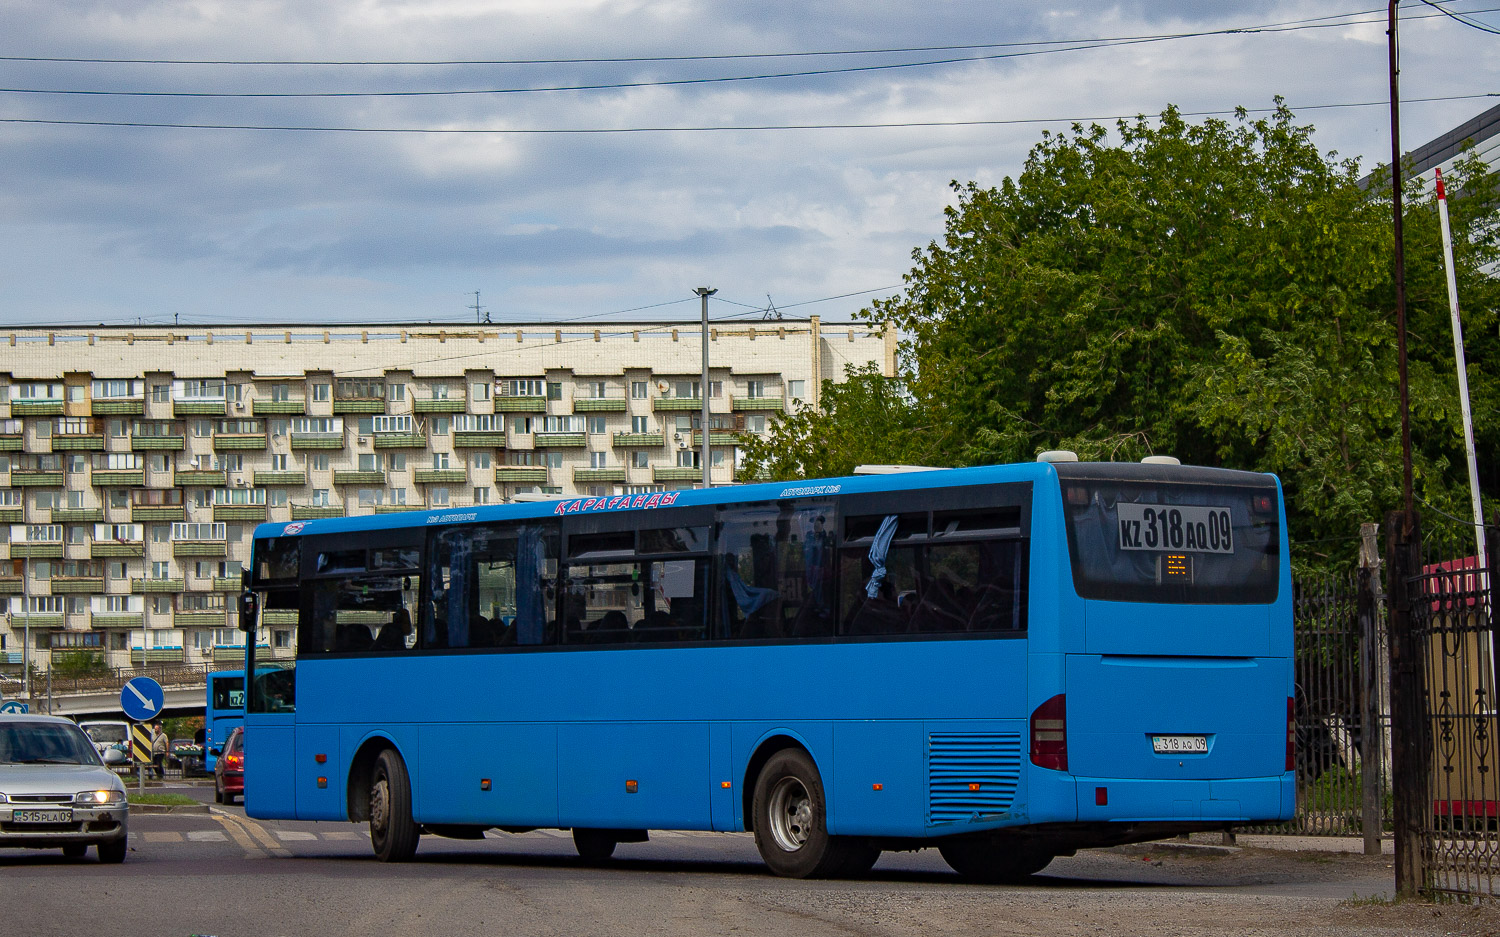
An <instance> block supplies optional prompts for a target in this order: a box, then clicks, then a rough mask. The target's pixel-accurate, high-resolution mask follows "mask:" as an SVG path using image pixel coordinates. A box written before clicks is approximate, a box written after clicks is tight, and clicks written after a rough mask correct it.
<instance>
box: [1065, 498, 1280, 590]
mask: <svg viewBox="0 0 1500 937" xmlns="http://www.w3.org/2000/svg"><path fill="white" fill-rule="evenodd" d="M1060 474H1061V473H1060ZM1236 474H1240V473H1236ZM1241 477H1245V478H1254V476H1249V475H1248V474H1241ZM1257 482H1259V480H1258V479H1257ZM1062 495H1063V510H1064V512H1065V514H1066V515H1067V519H1068V554H1069V557H1070V558H1071V561H1072V567H1073V584H1074V586H1075V587H1076V588H1077V590H1078V594H1079V595H1080V596H1082V597H1083V598H1085V599H1108V600H1112V601H1119V602H1172V603H1184V604H1206V605H1242V604H1243V605H1254V604H1264V603H1268V602H1273V601H1275V600H1276V592H1277V585H1278V582H1279V580H1280V542H1281V530H1280V521H1279V515H1278V501H1277V493H1276V488H1275V486H1274V484H1272V483H1271V481H1270V480H1269V479H1267V480H1265V481H1264V482H1259V483H1252V484H1246V485H1237V484H1211V483H1209V484H1185V483H1176V482H1164V481H1154V480H1153V481H1134V480H1130V481H1126V480H1120V479H1099V478H1068V477H1066V476H1064V477H1063V478H1062Z"/></svg>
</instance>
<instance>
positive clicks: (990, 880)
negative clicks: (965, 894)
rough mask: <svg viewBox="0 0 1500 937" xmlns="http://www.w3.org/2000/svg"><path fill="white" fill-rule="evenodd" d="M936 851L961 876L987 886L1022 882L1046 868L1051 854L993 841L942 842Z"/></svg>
mask: <svg viewBox="0 0 1500 937" xmlns="http://www.w3.org/2000/svg"><path fill="white" fill-rule="evenodd" d="M938 852H940V853H942V854H943V861H944V862H946V863H948V865H949V866H950V867H952V869H953V871H955V872H957V873H958V874H959V875H960V876H961V877H962V878H964V879H966V880H967V881H970V882H979V883H982V884H987V885H999V884H1004V883H1007V882H1020V881H1024V880H1025V879H1027V878H1028V877H1030V876H1032V875H1034V874H1036V873H1037V872H1040V871H1041V870H1042V869H1044V868H1046V867H1047V863H1049V862H1051V861H1052V859H1053V856H1052V854H1051V853H1047V852H1038V851H1037V850H1035V849H1029V848H1027V847H1025V846H1022V845H1020V844H1017V843H1010V842H1003V841H995V840H960V841H958V842H952V843H944V844H943V845H941V846H939V847H938Z"/></svg>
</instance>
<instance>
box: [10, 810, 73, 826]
mask: <svg viewBox="0 0 1500 937" xmlns="http://www.w3.org/2000/svg"><path fill="white" fill-rule="evenodd" d="M10 819H11V822H12V823H72V822H73V811H71V810H14V811H11V815H10Z"/></svg>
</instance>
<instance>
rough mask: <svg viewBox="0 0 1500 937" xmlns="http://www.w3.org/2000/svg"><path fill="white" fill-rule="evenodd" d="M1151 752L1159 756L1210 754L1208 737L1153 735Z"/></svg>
mask: <svg viewBox="0 0 1500 937" xmlns="http://www.w3.org/2000/svg"><path fill="white" fill-rule="evenodd" d="M1151 750H1152V751H1154V752H1156V754H1158V755H1204V754H1207V753H1208V736H1206V735H1153V736H1151Z"/></svg>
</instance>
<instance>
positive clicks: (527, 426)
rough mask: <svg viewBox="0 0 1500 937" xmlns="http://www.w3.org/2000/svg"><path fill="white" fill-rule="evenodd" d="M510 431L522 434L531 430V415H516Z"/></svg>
mask: <svg viewBox="0 0 1500 937" xmlns="http://www.w3.org/2000/svg"><path fill="white" fill-rule="evenodd" d="M511 432H513V433H522V434H524V433H529V432H531V417H529V416H518V417H516V418H515V420H514V421H513V422H512V423H511Z"/></svg>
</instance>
